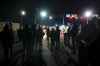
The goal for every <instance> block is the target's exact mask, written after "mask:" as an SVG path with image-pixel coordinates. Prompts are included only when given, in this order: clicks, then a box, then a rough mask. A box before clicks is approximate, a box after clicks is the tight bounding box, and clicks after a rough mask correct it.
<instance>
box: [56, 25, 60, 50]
mask: <svg viewBox="0 0 100 66" xmlns="http://www.w3.org/2000/svg"><path fill="white" fill-rule="evenodd" d="M55 43H56V48H57V49H59V48H60V30H59V27H58V26H57V27H56V31H55Z"/></svg>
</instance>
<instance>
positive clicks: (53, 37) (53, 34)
mask: <svg viewBox="0 0 100 66" xmlns="http://www.w3.org/2000/svg"><path fill="white" fill-rule="evenodd" d="M50 37H51V50H53V48H54V47H55V29H54V28H52V29H51V32H50Z"/></svg>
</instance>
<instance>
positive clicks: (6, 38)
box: [1, 24, 14, 60]
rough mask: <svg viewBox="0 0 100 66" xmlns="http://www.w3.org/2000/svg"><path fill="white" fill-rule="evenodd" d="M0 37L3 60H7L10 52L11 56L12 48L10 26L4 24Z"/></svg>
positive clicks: (12, 39) (12, 37)
mask: <svg viewBox="0 0 100 66" xmlns="http://www.w3.org/2000/svg"><path fill="white" fill-rule="evenodd" d="M1 37H2V39H1V41H2V44H3V48H4V55H5V60H8V59H9V52H10V56H12V48H13V47H12V46H13V43H14V36H13V31H12V25H10V24H5V26H4V28H3V31H2V32H1Z"/></svg>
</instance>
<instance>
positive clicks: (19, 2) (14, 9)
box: [0, 0, 100, 17]
mask: <svg viewBox="0 0 100 66" xmlns="http://www.w3.org/2000/svg"><path fill="white" fill-rule="evenodd" d="M99 2H100V1H99V0H0V17H4V16H18V15H19V12H20V10H22V9H24V10H26V11H27V13H28V14H27V15H32V14H34V13H35V9H36V8H45V9H47V10H48V11H50V12H51V13H52V14H56V15H58V14H63V13H64V11H72V12H76V11H78V10H79V11H81V10H82V9H85V8H93V9H97V10H100V9H99ZM98 12H99V11H98Z"/></svg>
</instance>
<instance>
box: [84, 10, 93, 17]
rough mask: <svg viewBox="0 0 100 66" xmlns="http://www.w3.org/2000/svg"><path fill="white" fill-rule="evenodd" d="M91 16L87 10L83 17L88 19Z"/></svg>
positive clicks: (90, 12)
mask: <svg viewBox="0 0 100 66" xmlns="http://www.w3.org/2000/svg"><path fill="white" fill-rule="evenodd" d="M92 14H93V12H92V11H91V10H88V11H86V12H85V14H84V16H85V17H87V18H89V17H91V16H92Z"/></svg>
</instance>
